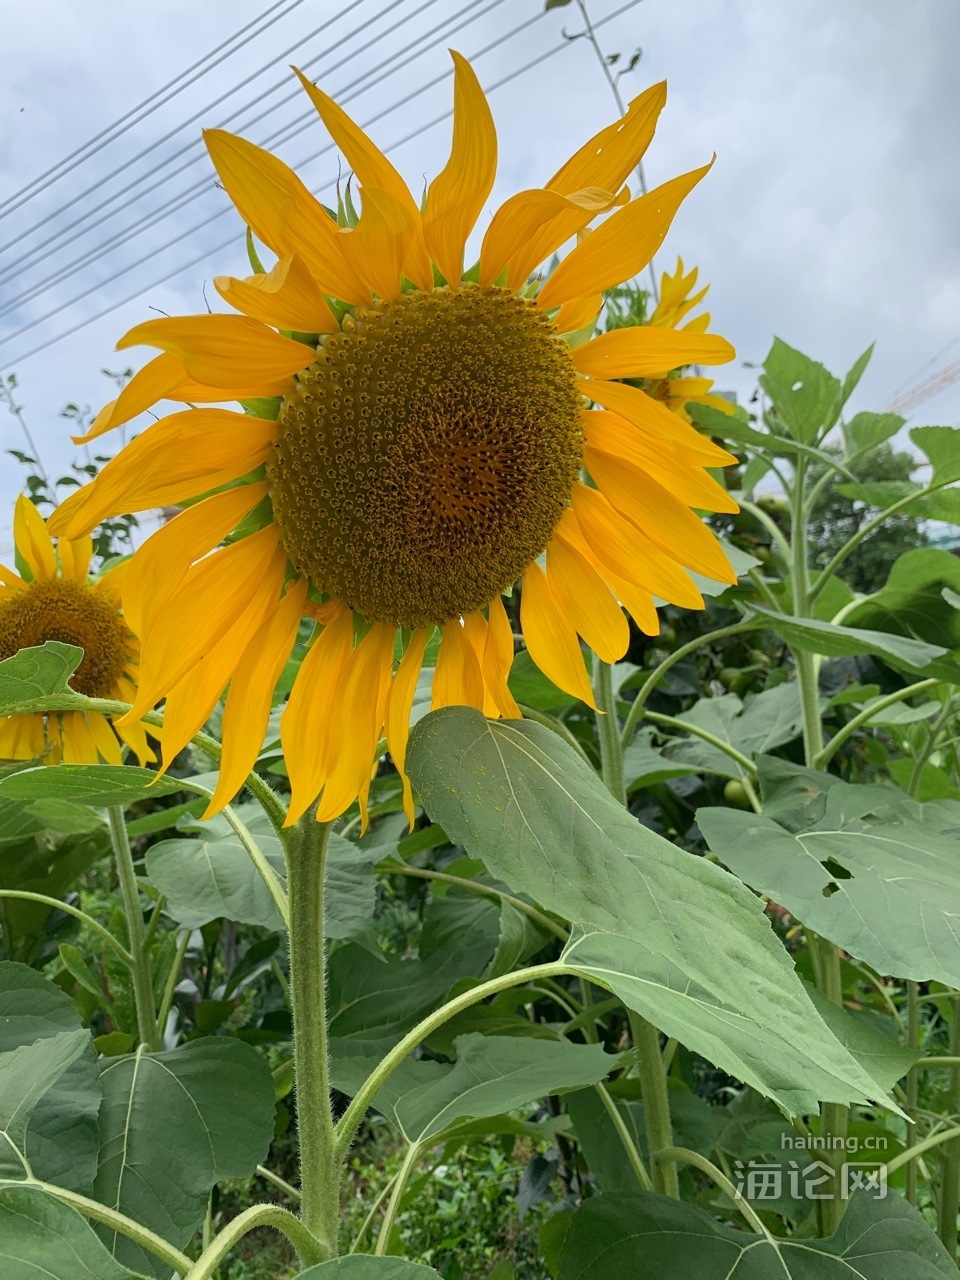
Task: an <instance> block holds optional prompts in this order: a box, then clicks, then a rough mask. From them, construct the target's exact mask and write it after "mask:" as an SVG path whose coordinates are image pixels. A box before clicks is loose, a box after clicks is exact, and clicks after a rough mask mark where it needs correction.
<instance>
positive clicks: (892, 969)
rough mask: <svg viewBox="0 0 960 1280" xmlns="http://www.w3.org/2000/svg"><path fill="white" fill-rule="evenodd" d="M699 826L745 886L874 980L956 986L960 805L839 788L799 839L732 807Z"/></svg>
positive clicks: (704, 815)
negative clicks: (866, 968)
mask: <svg viewBox="0 0 960 1280" xmlns="http://www.w3.org/2000/svg"><path fill="white" fill-rule="evenodd" d="M697 823H698V825H699V827H700V830H701V831H702V832H703V835H704V837H705V839H706V841H707V843H708V844H709V846H710V848H711V849H712V850H713V852H714V853H715V854H716V855H717V857H718V858H719V859H720V861H721V862H723V863H724V864H725V865H726V866H728V867H729V868H730V869H731V870H732V871H734V872H736V874H737V875H738V876H739V877H740V878H741V879H742V880H744V881H745V882H746V883H747V884H749V885H751V886H752V887H753V888H754V889H756V890H757V891H758V892H760V893H762V894H764V895H766V896H767V897H769V898H772V899H773V901H774V902H777V903H779V905H780V906H782V907H784V908H785V909H786V910H787V911H789V912H790V914H791V915H793V916H795V917H796V919H798V920H802V921H803V922H804V924H806V925H808V926H809V927H810V928H811V929H814V930H815V931H816V932H817V933H819V934H822V935H823V937H825V938H829V939H830V941H831V942H835V943H836V944H837V945H838V946H840V947H843V948H844V950H845V951H849V952H850V954H851V955H853V956H856V957H857V959H859V960H863V961H865V962H866V963H867V964H869V965H871V966H872V967H873V968H874V969H875V970H876V971H877V972H878V973H884V974H891V975H892V976H894V977H897V978H912V979H915V980H916V981H920V982H923V981H927V980H930V979H936V980H938V981H940V982H945V983H947V984H948V985H949V986H951V987H957V986H960V945H958V944H960V864H958V862H957V837H958V835H960V804H957V803H956V802H954V801H951V800H939V801H935V802H933V803H930V804H918V803H917V802H916V801H915V800H911V799H910V797H909V796H907V795H905V794H904V793H903V792H902V791H897V790H896V789H895V788H893V787H860V786H851V785H848V784H846V783H836V784H835V785H833V786H831V787H830V788H829V790H828V791H826V792H825V793H824V795H823V797H822V817H820V818H819V820H816V821H814V822H812V823H811V824H810V825H809V826H808V827H806V828H805V829H804V830H801V831H797V832H794V831H790V830H788V829H787V828H786V827H784V826H782V825H781V824H780V823H779V822H777V821H775V820H774V819H773V818H771V817H769V816H768V815H767V814H748V813H742V812H737V811H735V810H733V809H701V810H700V811H699V812H698V814H697Z"/></svg>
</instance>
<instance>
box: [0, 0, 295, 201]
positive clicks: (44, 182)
mask: <svg viewBox="0 0 960 1280" xmlns="http://www.w3.org/2000/svg"><path fill="white" fill-rule="evenodd" d="M301 4H303V0H275V3H274V4H272V5H271V6H270V8H269V9H267V11H266V13H262V14H260V15H259V16H258V17H256V18H253V19H252V20H251V21H250V22H248V23H247V25H246V26H245V27H241V28H240V30H239V31H235V32H233V34H232V35H230V36H228V37H227V39H226V40H224V41H222V42H221V43H220V44H218V45H217V47H216V48H215V49H211V50H210V52H209V53H206V54H204V56H203V57H202V58H200V59H199V60H198V61H197V62H194V63H192V64H191V65H190V66H189V67H187V69H186V70H185V71H181V72H180V73H179V75H176V76H174V78H173V79H172V80H168V81H167V83H166V84H165V85H163V86H162V88H160V89H157V90H156V92H155V93H152V94H150V96H149V97H148V98H144V100H143V101H142V102H141V103H139V104H138V105H137V106H135V107H131V108H130V110H129V111H128V112H127V113H126V114H125V115H122V116H121V117H120V119H119V120H115V121H114V122H113V124H110V125H107V126H106V128H104V129H101V130H100V132H99V133H97V134H94V136H93V137H92V138H88V139H87V141H86V142H84V143H83V145H82V146H79V147H77V148H76V150H74V151H71V152H70V154H69V155H67V156H64V157H63V159H62V160H58V161H57V163H56V164H54V165H51V166H50V168H49V169H45V170H44V172H43V173H41V174H39V175H38V176H37V177H36V178H31V180H30V181H29V182H28V183H27V184H26V185H25V186H23V187H21V188H20V190H19V191H15V192H14V193H13V195H12V196H8V197H7V199H6V200H0V218H5V217H6V216H7V214H9V213H13V212H14V210H16V209H19V208H20V207H21V206H22V205H24V204H26V203H27V201H28V200H32V199H33V197H34V196H36V195H39V193H40V192H41V191H45V190H46V189H47V188H48V187H51V186H53V184H54V183H55V182H59V181H60V179H61V178H62V177H64V175H65V174H68V173H71V172H72V171H73V170H74V169H76V168H77V166H78V165H81V164H83V162H84V161H85V160H89V158H90V153H92V152H93V151H94V150H96V151H100V150H102V149H103V148H104V147H106V146H109V144H110V143H111V142H116V140H117V138H120V137H122V136H123V134H125V133H127V132H128V131H129V130H130V129H132V128H133V127H134V126H135V125H138V124H139V123H140V122H141V121H142V120H145V119H146V118H147V116H148V115H152V113H153V112H154V111H157V110H158V109H159V108H160V107H162V106H164V105H165V104H166V103H168V102H170V101H171V99H173V98H175V97H176V96H177V94H178V93H182V92H183V90H184V89H186V88H188V87H189V86H190V85H191V84H194V83H196V81H197V80H199V79H200V78H201V77H202V76H205V75H206V74H207V72H208V71H212V70H213V68H214V67H217V66H219V65H220V63H221V62H224V61H225V60H226V59H227V58H229V57H232V56H233V54H235V53H236V52H237V50H238V49H242V48H243V47H244V45H246V44H249V43H250V41H251V40H255V39H256V37H257V36H259V35H262V34H263V32H264V31H266V30H267V28H268V27H272V26H273V24H274V23H275V22H279V21H280V19H281V18H285V17H286V16H287V15H288V14H289V13H292V11H293V10H294V9H296V8H297V6H298V5H301ZM283 5H286V6H287V7H286V9H284V11H283V13H276V10H277V9H280V8H282V7H283ZM272 13H276V16H275V17H272V18H270V20H269V21H265V19H267V18H268V17H269V15H270V14H272ZM258 23H263V25H262V26H261V27H259V28H258V30H256V31H252V32H251V31H250V28H251V27H256V26H257V24H258ZM246 32H250V34H249V35H247V37H246V39H245V40H240V39H239V37H240V36H242V35H244V34H245V33H246ZM234 41H236V44H234ZM229 44H234V47H233V48H232V49H230V50H228V51H227V52H226V53H223V56H222V57H219V58H215V55H216V54H218V53H221V52H222V50H224V49H226V48H227V45H229ZM206 64H209V65H206ZM198 68H203V70H198ZM194 71H196V72H197V74H196V75H191V72H194ZM188 77H189V78H188ZM181 80H182V81H183V83H182V84H180V81H181ZM178 84H179V85H180V87H179V88H178V89H176V90H175V91H174V92H173V93H168V92H167V91H168V90H169V89H173V87H174V85H178ZM164 94H166V95H167V96H166V97H164V96H163V95H164ZM151 103H153V104H154V105H153V106H151V105H150V104H151ZM145 108H149V109H148V110H146V109H145ZM138 113H139V114H138ZM134 117H136V118H134ZM108 135H110V136H108ZM98 143H99V144H100V145H99V146H98V145H97V144H98ZM85 152H86V153H88V154H84V153H85Z"/></svg>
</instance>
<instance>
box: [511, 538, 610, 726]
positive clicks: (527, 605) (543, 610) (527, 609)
mask: <svg viewBox="0 0 960 1280" xmlns="http://www.w3.org/2000/svg"><path fill="white" fill-rule="evenodd" d="M520 626H521V628H522V630H523V638H524V640H525V641H526V645H527V650H528V652H529V654H530V657H531V658H532V659H533V660H534V662H535V663H536V664H537V666H538V667H539V668H540V670H541V671H542V672H543V674H544V675H545V676H546V677H547V678H548V679H549V680H552V681H553V683H554V684H555V685H556V686H557V687H558V688H560V689H563V691H564V692H565V693H569V694H571V696H572V697H574V698H579V699H580V700H581V702H585V703H586V704H587V706H589V707H596V703H595V702H594V699H593V689H592V688H591V687H590V678H589V676H588V675H587V668H586V666H585V665H584V661H583V651H582V650H581V648H580V645H579V643H578V641H577V633H576V631H575V630H574V628H573V623H572V622H571V621H570V619H569V618H568V617H567V616H566V615H565V614H564V612H563V609H562V608H561V606H560V604H559V602H558V601H557V599H556V596H555V595H554V594H553V591H552V590H551V589H550V583H549V581H548V580H547V575H546V574H545V573H544V572H543V570H542V569H541V568H540V566H539V565H538V564H537V563H536V562H534V563H533V564H531V565H528V566H527V570H526V572H525V573H524V575H523V590H522V593H521V596H520Z"/></svg>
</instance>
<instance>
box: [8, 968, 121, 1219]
mask: <svg viewBox="0 0 960 1280" xmlns="http://www.w3.org/2000/svg"><path fill="white" fill-rule="evenodd" d="M70 1036H79V1037H82V1038H83V1040H84V1041H85V1043H86V1046H87V1047H86V1049H85V1051H84V1053H83V1056H78V1057H77V1058H76V1059H75V1060H74V1061H73V1062H72V1063H71V1064H70V1065H68V1066H67V1068H66V1070H64V1071H63V1072H62V1073H61V1074H59V1075H58V1076H57V1077H56V1078H55V1080H54V1082H53V1083H52V1085H51V1086H50V1087H49V1088H47V1089H46V1091H45V1092H44V1094H43V1096H42V1097H41V1098H40V1099H39V1101H38V1102H37V1104H36V1106H35V1107H34V1109H33V1114H32V1116H31V1118H30V1121H29V1124H28V1125H27V1128H26V1135H25V1138H24V1140H23V1145H24V1150H25V1153H26V1156H27V1160H28V1161H29V1163H30V1168H31V1169H32V1170H33V1173H34V1176H35V1177H37V1178H41V1179H43V1181H45V1182H55V1183H56V1184H57V1185H58V1186H61V1187H66V1188H67V1190H69V1191H78V1192H80V1193H81V1194H87V1195H88V1194H89V1193H90V1192H91V1190H92V1188H93V1180H94V1176H95V1174H96V1170H97V1113H98V1111H99V1110H100V1084H99V1081H98V1078H97V1067H96V1060H95V1059H96V1055H95V1053H94V1051H93V1045H92V1043H91V1041H90V1034H89V1032H87V1031H84V1030H83V1029H82V1027H81V1024H80V1018H79V1015H78V1014H77V1011H76V1009H75V1008H74V1004H73V1001H72V1000H71V999H70V997H69V996H68V995H66V994H65V993H64V992H63V991H61V990H60V988H59V987H55V986H54V985H53V983H52V982H48V981H47V979H46V978H44V977H43V975H42V974H39V973H37V972H36V970H34V969H29V968H28V967H27V966H26V965H23V964H14V963H12V962H10V961H5V962H3V963H0V1054H2V1055H3V1059H4V1061H7V1060H8V1059H7V1055H8V1054H10V1053H11V1051H16V1050H18V1049H20V1048H22V1047H27V1046H29V1047H31V1048H30V1052H31V1053H32V1055H34V1056H36V1057H37V1058H39V1062H38V1065H37V1070H38V1073H39V1072H42V1071H43V1066H44V1063H43V1059H44V1058H45V1056H46V1054H47V1052H48V1047H52V1045H53V1044H54V1042H59V1043H61V1044H64V1045H66V1044H67V1043H68V1039H67V1040H64V1039H63V1037H67V1038H69V1037H70ZM50 1051H51V1053H52V1048H50ZM4 1167H8V1164H7V1161H6V1160H5V1161H4ZM21 1173H22V1170H21Z"/></svg>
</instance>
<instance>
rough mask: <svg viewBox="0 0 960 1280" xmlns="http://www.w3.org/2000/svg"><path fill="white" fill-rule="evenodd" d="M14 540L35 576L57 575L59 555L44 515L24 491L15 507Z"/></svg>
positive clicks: (52, 576) (48, 576) (53, 576)
mask: <svg viewBox="0 0 960 1280" xmlns="http://www.w3.org/2000/svg"><path fill="white" fill-rule="evenodd" d="M13 541H14V543H15V544H16V547H17V550H18V551H19V552H20V554H21V556H23V559H24V560H25V561H26V563H27V566H28V567H29V569H30V572H31V573H32V574H33V576H34V578H55V577H56V576H57V557H56V553H55V552H54V549H53V541H52V539H51V537H50V534H49V533H48V532H47V526H46V525H45V524H44V521H43V516H42V515H41V514H40V512H39V511H38V510H37V508H36V507H35V506H34V505H33V503H32V502H31V501H30V499H29V498H28V497H27V496H26V495H25V494H23V493H21V494H20V496H19V497H18V498H17V504H16V506H15V507H14V509H13Z"/></svg>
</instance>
